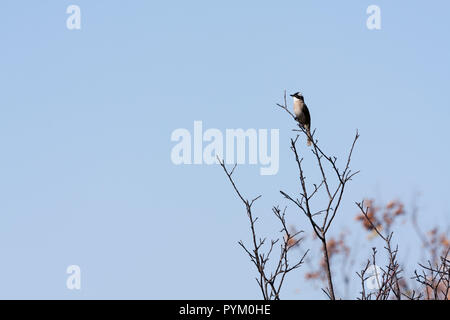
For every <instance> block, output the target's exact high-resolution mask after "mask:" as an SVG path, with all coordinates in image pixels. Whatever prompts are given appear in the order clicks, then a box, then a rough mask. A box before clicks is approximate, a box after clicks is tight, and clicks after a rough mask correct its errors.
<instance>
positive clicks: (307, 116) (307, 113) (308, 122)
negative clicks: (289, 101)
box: [303, 103, 311, 128]
mask: <svg viewBox="0 0 450 320" xmlns="http://www.w3.org/2000/svg"><path fill="white" fill-rule="evenodd" d="M303 108H304V113H305V120H306V121H305V125H309V127H310V128H311V115H310V114H309V109H308V107H307V106H306V103H305V105H304V106H303Z"/></svg>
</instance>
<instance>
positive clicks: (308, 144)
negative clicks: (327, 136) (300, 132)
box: [306, 128, 312, 147]
mask: <svg viewBox="0 0 450 320" xmlns="http://www.w3.org/2000/svg"><path fill="white" fill-rule="evenodd" d="M306 133H307V134H308V141H306V145H307V146H308V147H310V146H311V145H312V140H311V131H310V130H309V128H306Z"/></svg>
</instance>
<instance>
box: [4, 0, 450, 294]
mask: <svg viewBox="0 0 450 320" xmlns="http://www.w3.org/2000/svg"><path fill="white" fill-rule="evenodd" d="M71 4H76V5H79V6H80V8H81V19H82V22H81V23H82V29H81V30H73V31H70V30H68V29H67V28H66V19H67V17H68V15H67V14H66V8H67V7H68V6H69V5H71ZM371 4H376V5H379V6H380V8H381V15H382V29H381V30H379V31H370V30H368V29H367V28H366V19H367V15H366V8H367V7H368V6H369V5H371ZM449 12H450V3H449V2H448V1H432V2H430V1H414V2H412V1H381V0H377V1H344V2H343V1H340V2H338V1H298V0H297V1H278V2H273V1H270V2H269V1H246V2H243V1H226V2H217V1H215V2H213V1H164V2H158V3H157V2H153V1H112V0H110V1H100V0H98V1H87V0H73V1H59V0H58V1H57V0H53V1H50V0H47V1H21V0H14V1H13V0H2V1H1V2H0V40H1V47H0V58H1V59H0V87H1V94H0V150H1V157H0V194H1V197H0V257H1V259H0V261H1V262H0V298H39V299H46V298H57V299H78V298H87V299H92V298H102V299H108V298H124V299H131V298H136V299H259V298H261V297H260V292H259V289H258V288H257V285H256V282H255V280H254V276H255V270H254V268H253V266H252V265H251V264H250V261H249V260H248V257H247V256H246V255H245V254H244V252H243V251H242V249H241V248H240V247H239V246H238V244H237V242H238V241H239V240H241V239H242V240H244V241H245V242H248V241H249V240H250V238H249V232H248V221H247V217H246V215H245V208H244V207H243V206H242V204H241V203H240V202H239V200H238V199H237V198H236V196H235V194H234V193H233V190H232V188H231V186H230V184H229V182H228V181H227V179H226V177H225V176H224V173H223V171H222V170H221V168H220V167H218V166H216V165H212V166H206V165H201V166H194V165H181V166H175V165H174V164H173V163H172V162H171V160H170V151H171V149H172V147H173V146H174V145H175V143H173V142H171V141H170V136H171V133H172V131H173V130H175V129H177V128H187V129H188V130H190V131H192V130H193V122H194V120H201V121H203V126H204V128H205V129H207V128H218V129H220V130H223V131H224V130H225V129H227V128H232V129H233V128H244V129H248V128H256V129H272V128H275V129H280V170H279V172H278V174H277V175H275V176H260V175H259V166H254V165H244V166H241V167H238V169H237V170H236V181H237V182H238V185H239V186H240V188H241V191H242V192H243V193H244V194H246V195H248V197H249V198H251V197H254V196H257V195H259V194H262V195H263V198H262V199H261V200H260V201H259V202H258V203H257V205H255V214H256V215H258V216H260V221H259V226H258V227H259V230H260V231H261V234H267V235H274V234H276V232H277V231H278V230H279V226H278V225H277V224H276V222H275V220H274V219H273V218H272V216H271V211H270V208H271V205H273V204H278V205H280V206H284V205H288V203H287V202H286V200H284V199H282V197H281V195H280V194H279V190H280V189H283V190H285V191H288V192H290V193H294V192H295V191H297V190H298V184H297V172H296V167H295V163H294V160H293V157H292V154H291V151H290V150H289V138H290V137H291V136H292V132H291V131H290V130H291V129H292V127H293V124H292V122H290V119H289V118H288V117H287V116H286V114H285V113H283V112H281V111H280V110H278V109H276V107H275V103H277V102H281V100H282V95H283V91H284V89H286V90H288V92H289V93H292V92H295V91H302V92H303V93H304V95H305V99H306V102H307V104H308V106H309V108H310V111H311V115H312V122H313V127H314V128H317V130H318V137H319V138H320V140H321V143H322V144H323V145H324V146H325V147H324V148H326V149H327V150H329V151H330V152H332V153H333V154H336V155H337V156H341V158H342V155H344V154H345V153H346V152H347V150H348V147H349V145H350V143H351V141H352V138H353V135H354V132H355V130H356V129H357V128H358V129H359V131H360V133H361V139H360V141H359V142H358V145H357V147H356V149H355V156H354V158H353V160H354V162H353V168H355V169H357V170H358V169H359V170H361V174H360V175H359V176H357V177H356V178H355V179H354V181H353V182H351V184H349V187H348V191H347V193H346V194H345V197H344V200H343V201H344V202H343V206H342V211H341V212H340V214H339V216H338V217H337V218H336V224H335V225H334V226H333V228H332V229H331V233H332V234H335V235H336V234H339V232H340V231H341V230H342V229H343V228H347V229H349V230H351V231H352V236H351V239H352V240H351V241H353V242H352V243H351V244H354V245H355V246H356V247H358V248H359V249H358V250H359V251H358V255H359V258H358V261H356V262H355V263H354V265H352V266H350V271H351V272H350V273H351V275H352V277H353V276H354V272H355V271H357V270H359V269H360V267H361V265H362V264H363V263H364V262H365V259H366V258H367V257H369V255H370V247H371V246H372V245H373V243H367V244H366V242H367V241H368V240H367V237H366V234H365V233H364V232H363V231H362V230H361V229H360V228H358V226H357V225H356V224H355V222H354V216H355V214H356V213H357V210H356V207H355V205H354V202H355V201H360V200H361V199H362V198H364V197H376V198H377V199H379V200H380V201H381V202H387V201H388V200H391V199H400V200H402V201H404V202H405V203H406V204H407V206H409V205H411V203H412V199H413V198H414V194H415V193H417V192H419V193H420V194H421V197H420V199H419V200H418V203H419V207H420V216H419V220H420V222H421V224H422V225H423V227H424V229H429V228H431V226H433V225H435V224H439V225H441V226H442V227H443V228H445V226H448V225H449V219H448V216H449V212H450V205H449V200H448V199H449V191H450V187H449V182H448V181H449V180H450V170H449V168H448V165H449V158H450V148H449V141H448V140H449V138H450V134H449V131H448V130H449V129H448V124H449V120H450V103H449V100H448V92H449V83H450V59H449V57H450V43H449V41H448V39H449V35H448V31H449V30H450V21H449V19H448V14H449ZM302 150H303V151H307V149H306V148H304V149H302ZM308 157H309V153H308V154H307V156H306V158H307V160H308V159H309V158H308ZM307 160H305V161H307ZM311 168H313V167H311V166H308V165H307V169H308V170H310V169H311ZM310 176H311V180H313V179H314V178H317V176H316V175H315V173H314V174H312V175H310ZM288 220H289V221H291V222H292V223H295V224H296V225H297V227H298V228H300V229H304V230H306V231H308V232H309V231H310V228H309V225H308V223H307V221H306V219H304V217H303V216H301V215H300V214H299V213H298V212H297V211H296V210H295V208H293V207H292V206H291V205H290V204H289V207H288ZM353 230H354V232H353ZM396 239H397V240H398V241H397V242H398V243H399V246H400V249H401V252H402V257H404V258H405V259H406V260H405V261H408V263H410V264H411V265H410V267H411V268H414V266H415V263H416V261H417V260H415V259H413V258H414V257H415V255H417V253H418V243H417V241H416V237H415V235H414V234H413V233H412V232H411V231H410V230H408V228H407V227H405V228H403V229H400V230H399V231H398V232H397V234H396ZM379 250H380V251H382V247H380V249H379ZM297 253H298V254H300V252H297ZM311 258H312V259H313V260H314V259H315V260H318V259H319V257H318V251H317V249H315V250H313V251H312V253H311ZM72 264H76V265H79V266H80V267H81V272H82V275H81V281H82V288H81V290H80V291H71V290H68V289H67V288H66V278H67V274H66V268H67V266H69V265H72ZM306 271H307V268H306V267H305V268H302V269H300V270H299V271H298V272H295V273H292V274H291V275H290V276H289V278H288V280H287V282H288V284H287V286H286V288H285V289H284V294H283V296H282V298H289V299H300V298H308V297H309V298H324V295H323V294H322V293H321V291H320V284H316V285H311V284H307V283H305V280H304V273H305V272H306ZM334 271H335V272H336V273H339V270H334ZM336 278H339V275H337V276H336ZM336 281H339V280H336ZM355 281H357V280H356V279H355ZM352 290H353V291H351V292H350V298H351V297H355V296H356V295H357V292H358V288H357V287H355V288H353V289H352ZM340 296H341V297H342V296H343V294H340Z"/></svg>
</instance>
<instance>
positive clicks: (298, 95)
mask: <svg viewBox="0 0 450 320" xmlns="http://www.w3.org/2000/svg"><path fill="white" fill-rule="evenodd" d="M291 97H293V98H295V99H299V100H302V101H303V95H302V94H301V93H300V92H296V93H294V94H291Z"/></svg>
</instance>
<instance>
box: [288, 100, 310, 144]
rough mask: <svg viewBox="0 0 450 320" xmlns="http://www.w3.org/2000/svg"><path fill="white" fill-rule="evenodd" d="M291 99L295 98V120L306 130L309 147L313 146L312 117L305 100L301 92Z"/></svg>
mask: <svg viewBox="0 0 450 320" xmlns="http://www.w3.org/2000/svg"><path fill="white" fill-rule="evenodd" d="M291 97H293V98H294V114H295V120H297V121H298V123H300V125H302V126H303V128H305V130H306V133H307V136H308V141H307V142H306V145H307V146H311V144H312V140H311V115H310V114H309V110H308V107H307V106H306V103H305V99H304V98H303V95H302V94H301V93H300V92H296V93H294V94H291Z"/></svg>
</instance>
